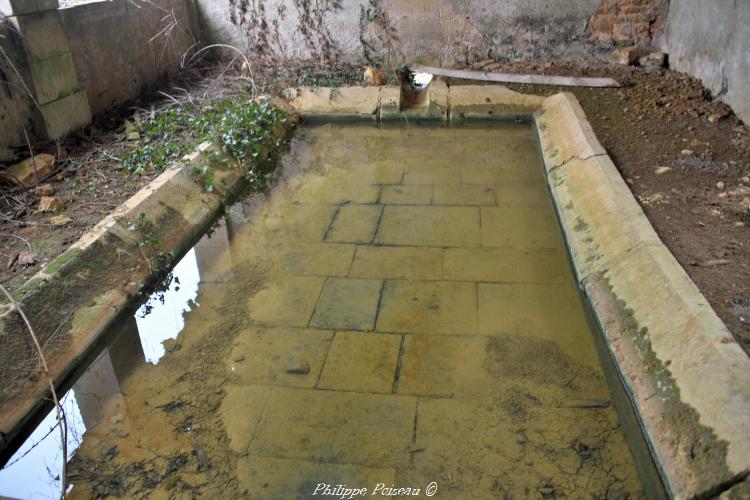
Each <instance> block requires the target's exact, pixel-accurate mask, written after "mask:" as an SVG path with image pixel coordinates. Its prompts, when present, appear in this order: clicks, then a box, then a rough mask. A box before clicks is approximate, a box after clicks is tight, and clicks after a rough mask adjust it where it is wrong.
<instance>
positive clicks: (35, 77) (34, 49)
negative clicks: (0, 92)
mask: <svg viewBox="0 0 750 500" xmlns="http://www.w3.org/2000/svg"><path fill="white" fill-rule="evenodd" d="M58 7H59V5H58V1H57V0H0V11H2V12H3V13H4V14H6V15H7V16H8V20H9V21H10V22H11V23H12V24H13V25H14V26H15V28H16V30H17V31H18V34H19V35H20V38H21V40H22V44H23V48H24V52H25V56H26V61H25V63H26V64H25V65H26V68H24V69H25V71H24V72H23V73H25V78H26V83H27V85H28V87H29V89H30V90H31V92H32V93H33V94H34V95H33V97H34V100H35V101H36V104H37V105H38V107H37V106H34V110H33V115H34V118H33V124H34V133H35V135H36V136H37V137H39V138H41V139H57V138H59V137H62V136H63V135H65V134H66V133H68V132H70V131H73V130H76V129H78V128H81V127H83V126H85V125H88V124H89V123H91V108H90V107H89V102H88V97H87V95H86V91H85V90H84V89H82V88H81V86H80V84H79V81H78V73H77V72H76V67H75V63H74V61H73V54H72V52H71V50H70V43H69V41H68V36H67V34H66V33H65V30H64V28H63V25H62V19H61V17H60V13H59V12H58Z"/></svg>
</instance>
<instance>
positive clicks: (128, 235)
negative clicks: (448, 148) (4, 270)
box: [0, 99, 299, 461]
mask: <svg viewBox="0 0 750 500" xmlns="http://www.w3.org/2000/svg"><path fill="white" fill-rule="evenodd" d="M273 102H274V104H275V105H276V106H277V107H281V108H282V109H283V110H285V111H286V112H287V113H288V114H287V115H286V117H285V118H284V119H283V120H280V122H281V123H280V124H279V125H278V126H277V128H276V129H275V130H274V139H273V144H268V145H264V146H263V149H264V152H265V153H267V154H266V155H265V156H266V157H268V158H271V156H270V153H271V152H272V150H273V149H275V148H276V145H277V144H278V143H279V142H278V139H281V138H288V137H289V136H290V135H291V134H292V131H293V129H294V128H295V127H296V125H297V124H298V123H299V115H297V114H296V113H295V112H294V110H293V109H292V108H291V107H289V105H288V104H287V103H286V102H285V101H283V100H282V99H274V100H273ZM261 156H263V155H261ZM224 160H226V161H224ZM265 161H273V160H265ZM234 164H236V162H235V161H234V160H233V159H230V158H228V157H227V156H226V155H225V154H224V153H223V152H222V151H221V148H219V147H218V146H216V145H213V144H211V143H208V142H206V143H203V144H200V145H199V146H198V147H197V149H196V150H195V151H194V152H193V153H191V154H188V155H187V156H185V157H184V158H183V159H182V161H179V162H175V163H174V164H173V165H172V166H170V167H169V168H167V169H166V170H165V171H164V172H163V173H161V174H160V175H159V176H158V177H156V178H155V179H154V180H153V181H151V182H150V183H149V184H148V185H146V186H145V187H144V188H143V189H141V190H140V191H138V192H137V193H136V194H134V195H133V196H132V197H131V198H130V199H128V200H127V201H125V203H123V204H122V205H120V206H119V207H118V208H117V209H115V211H114V212H113V213H111V214H110V215H108V216H107V217H106V218H104V219H103V220H102V221H101V222H99V223H98V224H97V225H96V226H94V227H93V228H92V229H90V230H89V231H87V232H86V233H85V234H84V235H83V236H81V238H80V239H79V240H78V241H77V242H75V243H74V244H73V245H71V246H70V247H69V248H68V249H67V250H66V251H65V252H63V253H62V254H61V255H60V256H58V257H57V258H55V259H54V260H53V261H52V262H50V263H49V264H47V266H45V267H44V268H43V269H42V270H41V271H39V273H37V274H36V275H35V276H33V277H32V278H31V279H30V280H29V281H27V282H26V283H25V284H24V285H22V287H21V288H20V289H19V290H18V291H17V292H15V293H14V296H15V298H16V300H17V301H18V303H19V304H20V306H21V308H23V309H24V311H25V312H26V314H27V316H29V319H30V320H31V322H32V326H33V327H34V329H35V331H36V334H37V336H39V337H40V342H42V343H44V342H45V341H46V340H47V338H46V337H49V336H50V333H49V332H55V331H56V330H58V329H59V330H61V331H59V332H58V333H57V334H56V335H57V336H60V337H64V338H65V340H64V342H61V343H60V344H59V345H57V347H56V348H55V350H53V353H52V354H51V355H50V356H48V359H47V362H48V365H49V368H50V372H51V373H52V376H53V380H54V381H55V385H56V387H57V388H58V390H59V388H60V387H61V386H63V385H65V383H66V381H67V380H68V379H69V378H70V377H71V376H72V374H73V373H74V372H76V370H77V368H78V366H77V365H78V364H79V362H80V361H81V360H83V359H86V358H87V357H88V356H90V354H91V353H92V350H93V349H95V348H96V347H97V346H99V345H100V341H101V338H102V337H103V334H104V333H105V332H106V331H107V330H108V328H109V327H111V326H112V325H113V324H114V323H115V322H116V320H117V319H118V318H119V315H120V314H121V313H122V312H123V311H126V310H127V308H128V307H129V306H130V305H131V304H132V303H133V301H134V300H135V299H136V298H137V297H138V296H139V294H140V292H141V291H142V290H143V289H144V287H146V286H147V285H148V284H149V283H150V282H152V281H153V276H152V273H151V272H150V270H149V269H148V266H147V265H146V263H145V262H144V260H143V258H142V257H141V255H140V251H139V245H138V236H137V234H136V233H135V232H134V231H132V230H131V226H132V224H134V223H135V222H136V221H137V220H138V217H139V215H140V214H144V217H145V220H147V221H149V222H151V223H153V229H152V231H153V233H152V234H153V236H156V237H157V238H158V239H159V241H160V243H159V248H158V250H159V251H160V252H162V253H163V254H164V255H166V256H167V259H168V261H167V263H166V265H167V266H168V267H169V268H171V267H172V266H174V264H176V263H177V261H178V258H180V257H181V256H182V255H184V254H185V253H186V252H187V251H188V250H189V249H190V248H191V247H192V246H193V245H194V244H195V243H196V242H197V241H198V239H200V237H201V236H202V235H203V234H204V233H205V232H206V231H207V230H208V229H209V228H210V227H211V226H212V225H213V224H214V223H215V222H216V220H217V219H218V217H219V216H220V215H221V213H222V212H223V210H224V208H225V207H226V206H227V205H228V204H230V203H232V202H233V201H234V200H235V199H236V197H237V196H238V195H239V194H240V193H241V191H242V190H243V189H244V188H245V187H246V185H247V184H246V183H245V182H244V174H245V171H246V169H245V170H240V169H238V168H233V167H228V166H227V165H234ZM252 166H253V165H252V164H250V165H248V166H247V169H250V168H252ZM197 168H200V169H203V168H208V169H209V171H210V174H211V176H212V178H213V190H212V192H207V191H206V189H205V188H204V187H203V185H202V183H201V181H200V178H199V177H196V176H195V175H194V169H197ZM2 307H3V310H2V311H1V312H0V362H2V363H3V364H5V365H6V367H7V366H9V365H11V364H12V362H13V361H17V358H12V357H11V356H13V353H14V352H24V351H23V348H26V349H28V346H29V345H30V339H29V336H28V332H27V330H26V329H25V327H24V325H23V323H22V322H21V318H20V315H19V314H18V312H17V311H16V310H15V308H13V307H12V306H11V305H10V304H6V305H4V306H2ZM60 326H69V328H67V329H66V328H59V327H60ZM63 334H64V335H63ZM52 335H55V334H54V333H53V334H52ZM50 343H54V339H53V340H51V341H50ZM19 346H20V347H21V349H22V350H21V351H17V349H18V348H19ZM16 356H17V355H16ZM4 378H8V377H6V376H4ZM6 382H10V381H9V380H7V381H6V380H3V383H4V385H6V387H5V388H2V389H0V390H2V391H4V392H3V394H2V396H3V398H2V403H1V404H0V459H2V461H5V460H6V459H8V458H9V456H8V455H9V454H10V450H11V449H12V448H14V447H15V445H18V444H20V441H21V440H22V439H23V438H24V434H25V432H26V431H28V430H30V429H31V428H33V426H35V425H36V424H37V423H38V421H39V418H40V417H39V415H38V410H39V409H41V408H43V407H44V406H45V404H47V403H48V398H49V390H48V385H47V380H46V377H44V376H43V375H42V374H41V373H40V374H37V375H36V376H35V377H33V378H32V379H30V378H29V377H28V374H26V375H25V377H23V376H22V377H19V380H17V381H15V384H16V386H15V389H14V390H13V392H9V390H8V389H7V384H6Z"/></svg>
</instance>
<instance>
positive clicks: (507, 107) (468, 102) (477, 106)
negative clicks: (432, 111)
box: [450, 85, 544, 121]
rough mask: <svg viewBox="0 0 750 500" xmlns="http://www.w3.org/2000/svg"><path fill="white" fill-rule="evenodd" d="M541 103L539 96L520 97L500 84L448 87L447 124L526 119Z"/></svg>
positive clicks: (526, 95) (522, 95) (521, 95)
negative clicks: (451, 122)
mask: <svg viewBox="0 0 750 500" xmlns="http://www.w3.org/2000/svg"><path fill="white" fill-rule="evenodd" d="M542 102H544V98H543V97H541V96H534V95H528V94H521V93H518V92H514V91H512V90H510V89H508V88H506V87H503V86H501V85H454V86H452V87H450V121H460V120H463V119H466V118H483V119H508V118H515V117H518V116H527V117H528V116H531V115H532V114H533V113H534V112H535V111H536V110H537V109H539V107H540V106H541V105H542Z"/></svg>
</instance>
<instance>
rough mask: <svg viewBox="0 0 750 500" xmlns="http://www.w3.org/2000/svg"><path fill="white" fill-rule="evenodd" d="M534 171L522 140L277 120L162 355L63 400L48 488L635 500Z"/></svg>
mask: <svg viewBox="0 0 750 500" xmlns="http://www.w3.org/2000/svg"><path fill="white" fill-rule="evenodd" d="M540 161H541V160H540V159H539V156H538V152H537V145H536V138H535V135H534V130H533V129H532V128H531V126H527V125H503V126H495V127H492V128H468V127H458V128H451V129H447V128H421V127H393V128H375V127H372V126H353V125H352V126H336V125H326V126H316V127H303V128H301V129H300V130H299V131H298V133H297V135H296V137H295V139H294V140H293V143H292V147H291V151H290V152H289V153H288V154H287V155H286V157H285V159H284V169H283V175H282V179H281V181H280V182H279V183H278V185H277V187H276V188H274V189H273V190H272V191H271V193H270V194H269V195H268V196H267V197H266V198H265V199H263V200H261V201H259V202H258V201H256V202H255V203H246V204H241V205H239V206H238V207H239V208H237V207H235V210H234V212H233V215H232V217H230V218H229V220H228V222H227V223H226V224H225V225H224V226H222V227H220V228H219V230H218V231H217V233H216V234H215V235H213V236H212V237H211V238H204V240H203V241H202V242H201V243H199V244H198V246H196V248H195V249H194V250H193V251H192V252H191V254H189V255H193V257H191V258H193V259H195V263H194V264H193V266H194V267H196V269H197V270H196V276H198V277H196V278H195V280H194V282H195V287H194V294H193V296H191V298H190V304H191V307H192V310H190V311H189V312H188V313H186V314H185V321H184V323H182V319H180V320H179V321H178V323H179V325H178V328H177V329H176V331H177V332H178V333H179V336H178V337H177V340H176V341H175V340H171V341H167V342H166V343H165V346H166V349H167V351H170V352H167V353H166V356H165V357H164V359H163V360H162V361H161V362H159V364H157V365H153V364H149V363H144V362H143V359H142V358H143V352H142V351H141V349H140V348H135V347H133V346H132V342H131V343H130V344H128V347H125V348H123V347H122V346H120V347H117V345H115V346H113V347H110V348H109V351H108V352H106V353H105V354H106V356H108V357H107V359H106V360H105V361H107V363H109V364H108V365H107V366H109V368H108V370H109V371H113V373H115V374H116V379H117V380H116V382H113V383H112V384H110V385H112V389H111V390H105V391H104V392H106V394H105V395H104V396H101V397H100V396H97V397H96V399H95V400H93V399H92V400H91V401H89V400H88V399H87V397H89V396H90V394H91V393H94V392H96V391H95V390H94V389H93V388H92V387H93V386H94V385H97V384H98V385H99V386H100V388H99V391H100V392H101V387H103V386H105V385H106V384H105V383H104V382H102V381H103V380H105V379H107V376H106V375H101V373H100V372H96V373H97V375H96V377H95V383H93V384H88V387H84V385H85V384H83V385H82V383H81V381H79V382H78V385H77V386H74V391H75V395H76V399H77V401H78V406H79V407H80V408H81V413H82V414H83V420H84V421H85V422H86V434H85V435H84V439H83V443H82V445H81V446H80V448H79V450H78V456H77V459H76V462H75V463H74V467H73V468H72V470H73V479H72V482H73V484H74V485H75V486H74V488H73V492H72V497H76V496H79V497H87V496H89V495H90V494H97V495H98V494H104V496H106V494H121V495H122V494H125V495H127V494H133V493H134V492H137V493H138V494H139V495H141V494H143V493H144V492H148V491H150V490H149V488H153V490H154V491H157V492H158V493H160V495H157V497H159V496H162V497H165V498H167V497H180V498H181V496H180V495H183V496H184V495H186V494H188V493H191V494H196V493H197V494H203V495H208V496H211V495H219V494H224V495H227V494H229V495H233V496H237V495H239V496H243V497H249V498H254V499H255V498H269V499H276V498H279V499H286V498H308V497H312V496H313V494H314V492H315V490H316V488H318V487H319V485H321V484H327V485H331V487H332V488H335V487H336V485H339V484H340V485H346V487H348V488H367V489H368V496H369V494H371V493H372V492H373V491H375V490H376V488H379V486H378V485H379V484H382V485H384V486H385V487H386V488H390V487H394V486H395V487H396V488H412V489H416V488H419V489H420V490H421V494H422V496H424V495H425V492H426V488H428V486H429V485H431V484H433V485H434V486H430V488H436V495H435V496H436V497H438V498H601V499H603V498H607V499H625V498H640V497H641V496H642V492H641V488H640V485H639V482H638V478H637V474H636V472H635V468H634V466H633V461H632V457H631V455H630V452H629V450H628V447H627V444H626V441H625V438H624V436H623V434H622V430H621V428H620V425H619V422H618V418H617V415H616V413H615V410H614V408H613V406H612V404H611V401H610V398H611V396H610V393H609V391H608V388H607V384H606V382H605V379H604V374H603V372H602V370H601V368H600V365H599V362H598V360H597V355H596V352H595V348H594V344H593V340H592V335H591V332H590V330H589V327H588V325H587V323H586V320H585V317H584V314H583V310H582V306H581V303H580V301H579V298H578V295H577V290H576V288H575V285H574V280H573V277H572V275H571V273H570V270H569V267H568V263H567V260H566V253H565V249H564V243H563V240H562V237H561V233H560V230H559V228H558V225H557V221H556V219H555V215H554V211H553V207H552V204H551V201H550V198H549V195H548V193H547V189H546V185H545V181H544V178H543V173H542V167H541V163H540ZM177 275H178V276H180V274H179V273H177ZM180 279H181V284H180V286H181V287H182V290H183V292H182V293H188V292H189V291H190V289H191V288H190V287H191V286H192V285H190V282H189V280H188V279H187V278H185V277H182V278H180ZM188 295H189V293H188ZM193 297H194V298H193ZM167 305H168V307H173V306H171V305H169V302H167ZM154 307H155V309H154V310H155V311H156V309H158V307H159V305H158V304H156V305H155V306H154ZM174 307H175V311H173V316H175V315H176V316H177V317H180V318H181V317H182V309H180V308H178V307H176V306H174ZM153 314H155V313H152V315H153ZM144 316H145V318H146V319H148V316H147V315H144ZM139 321H141V320H139ZM143 321H146V320H143ZM137 328H138V330H140V335H141V338H142V339H143V338H144V335H148V332H147V330H149V328H150V329H151V330H153V331H164V330H165V323H163V322H162V323H159V322H154V324H152V325H151V326H145V323H143V324H141V323H139V324H138V325H137ZM122 343H123V342H120V344H122ZM141 343H142V344H143V346H144V347H143V350H146V349H145V343H144V341H143V340H141ZM136 344H137V341H136ZM159 348H161V347H159ZM157 350H158V349H157ZM105 354H103V356H104V355H105ZM162 354H163V351H162ZM110 357H111V362H110V361H109V358H110ZM129 357H130V358H133V357H135V358H140V360H139V361H138V362H137V363H136V362H131V363H128V362H125V361H124V360H126V359H128V358H129ZM146 358H147V359H148V354H147V355H146ZM153 362H154V361H153V360H151V363H153ZM97 363H98V365H100V366H104V365H103V364H102V358H100V359H99V360H98V361H97ZM107 363H104V364H107ZM90 371H91V370H90ZM104 371H105V372H106V371H107V370H104ZM102 373H103V372H102ZM87 395H88V396H87ZM89 399H91V398H89ZM144 464H145V465H144ZM154 464H156V465H154ZM148 467H152V468H153V469H154V470H157V471H158V474H155V476H154V477H156V478H157V479H158V478H161V479H160V480H157V479H154V480H153V481H152V482H151V483H148V481H146V479H143V478H144V477H146V476H147V474H145V473H144V472H143V471H144V470H146V469H148ZM148 470H151V469H148ZM165 471H166V472H165ZM118 488H120V489H118ZM181 488H182V489H181ZM380 488H381V490H379V493H378V494H380V493H383V492H384V491H383V490H382V486H380ZM178 492H181V493H180V494H178ZM322 492H323V490H320V489H319V490H318V493H319V494H320V493H322ZM336 496H337V495H334V497H336Z"/></svg>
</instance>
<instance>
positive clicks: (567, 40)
mask: <svg viewBox="0 0 750 500" xmlns="http://www.w3.org/2000/svg"><path fill="white" fill-rule="evenodd" d="M196 2H197V5H198V12H199V18H200V20H201V26H202V28H203V32H204V36H206V37H207V38H208V39H209V40H210V41H213V42H222V43H229V44H233V45H235V46H238V47H242V48H245V49H247V50H250V51H254V50H256V49H257V47H255V45H257V43H256V42H257V41H258V40H257V36H256V35H255V34H254V33H253V30H252V23H251V22H250V23H248V22H245V23H244V24H242V25H239V23H238V22H237V21H238V17H239V13H238V11H237V10H236V9H235V10H234V13H233V7H232V4H234V5H236V4H240V3H242V0H234V1H232V2H230V0H196ZM248 3H250V4H252V2H248ZM300 3H301V2H299V1H295V0H260V1H258V0H256V2H255V5H256V6H257V5H262V6H263V11H262V12H259V11H256V12H254V13H253V14H254V16H255V18H256V19H257V18H259V17H261V18H264V20H265V21H266V25H267V26H268V27H269V29H268V37H267V38H266V40H265V42H266V43H267V45H268V46H270V49H271V50H272V51H273V52H274V53H275V54H276V55H281V56H284V57H289V58H308V57H310V56H311V55H315V54H314V52H315V51H314V50H313V51H311V50H310V48H309V44H306V43H305V42H306V40H305V37H304V36H303V31H304V30H303V29H301V23H300V16H299V8H298V6H299V4H300ZM321 3H323V2H321ZM599 3H600V0H503V1H497V0H378V1H368V0H343V1H342V8H341V9H339V10H334V11H331V12H326V13H325V14H324V20H325V26H326V28H327V30H328V35H329V36H330V38H331V39H332V40H333V41H334V42H335V45H336V47H337V48H338V49H339V50H340V54H339V55H340V57H341V58H343V59H345V60H348V61H352V62H354V61H357V62H361V61H362V60H363V56H364V53H363V52H364V51H363V44H362V43H361V37H362V38H364V40H365V41H367V42H368V43H372V44H373V45H374V47H375V49H376V51H377V49H384V50H382V51H379V52H380V53H386V54H390V56H391V57H390V62H391V63H392V64H394V65H395V64H401V63H403V62H406V61H418V62H430V63H441V64H451V63H454V62H456V61H465V60H467V59H468V60H482V59H486V58H490V57H491V58H511V59H513V58H530V57H546V56H568V55H577V54H581V53H584V52H585V51H586V49H587V48H588V43H587V42H586V37H585V28H586V22H587V20H588V18H589V16H591V15H592V14H593V13H594V11H595V10H596V8H597V7H598V6H599ZM372 4H375V5H376V6H379V7H380V8H381V10H382V12H384V13H385V15H384V16H382V15H381V16H380V18H379V19H377V20H373V21H371V22H365V23H361V22H360V21H361V17H360V14H361V9H362V7H365V8H367V7H368V6H369V5H372ZM256 9H257V7H256ZM233 17H234V19H235V22H237V23H236V24H235V23H233V22H232V19H233ZM383 19H385V22H383ZM249 28H250V29H249ZM386 29H387V32H389V33H390V34H391V35H393V36H391V37H389V36H385V35H386ZM385 62H388V61H385Z"/></svg>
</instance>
